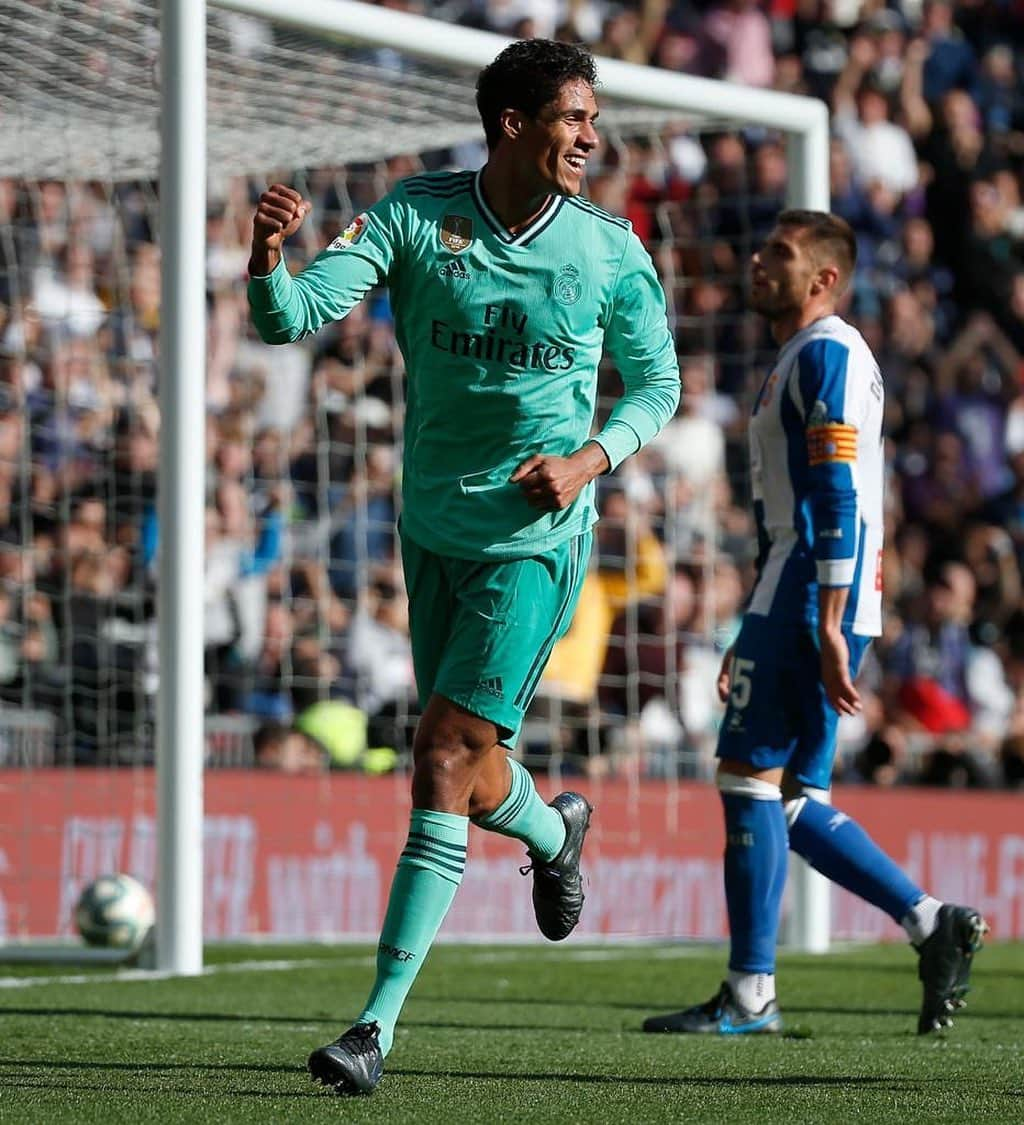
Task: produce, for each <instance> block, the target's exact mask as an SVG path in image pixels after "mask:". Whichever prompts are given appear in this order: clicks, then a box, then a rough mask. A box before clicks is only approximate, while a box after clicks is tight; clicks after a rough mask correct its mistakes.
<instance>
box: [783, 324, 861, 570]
mask: <svg viewBox="0 0 1024 1125" xmlns="http://www.w3.org/2000/svg"><path fill="white" fill-rule="evenodd" d="M857 362H863V360H861V359H859V358H858V357H855V356H854V355H853V354H852V353H851V350H850V348H849V347H847V346H846V344H844V343H841V342H840V341H838V340H834V339H827V338H826V339H821V338H819V339H814V340H811V341H810V342H809V343H807V344H805V345H804V347H803V348H802V349H801V351H800V356H799V360H798V369H799V375H798V380H799V398H800V400H801V401H800V403H799V404H798V405H800V406H801V407H802V411H801V413H802V414H803V418H804V424H805V438H806V442H807V471H808V479H809V485H810V489H809V493H810V504H811V522H812V526H813V537H814V544H813V545H814V558H815V563H816V565H817V577H818V583H819V584H820V585H822V586H839V587H842V586H852V585H853V581H854V575H855V572H856V564H857V538H858V534H859V529H860V524H861V511H860V498H859V496H858V492H857V474H856V471H855V470H856V467H857V448H858V442H859V439H860V430H861V427H862V426H863V424H864V421H865V415H866V402H865V400H864V394H865V392H866V390H868V389H869V388H870V385H871V373H870V372H860V371H854V370H852V368H853V367H854V366H855V364H856V363H857Z"/></svg>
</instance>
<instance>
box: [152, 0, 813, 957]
mask: <svg viewBox="0 0 1024 1125" xmlns="http://www.w3.org/2000/svg"><path fill="white" fill-rule="evenodd" d="M216 4H217V6H218V7H221V8H224V9H228V10H231V11H234V12H238V13H242V14H246V15H250V16H258V17H263V18H266V19H270V20H273V21H275V22H276V23H280V24H283V25H286V26H291V27H294V28H297V29H301V30H306V31H311V32H316V33H317V34H319V35H324V34H326V35H331V36H340V37H343V38H344V39H346V40H348V41H354V42H361V43H365V44H367V45H372V46H376V47H391V48H394V49H396V50H400V51H402V52H405V53H408V54H411V55H414V56H417V57H420V58H423V59H428V60H432V61H438V62H443V63H446V64H449V65H451V64H461V65H464V66H466V67H472V68H480V67H482V66H484V65H486V64H487V63H488V62H490V61H491V60H492V59H493V58H494V56H495V55H496V54H497V53H498V51H499V50H501V48H502V47H503V46H505V44H506V43H507V42H508V40H506V39H504V38H503V37H501V36H498V35H494V34H491V33H487V32H482V31H475V30H471V29H468V28H462V27H453V26H450V25H447V24H444V23H441V22H438V21H433V20H428V19H424V18H421V17H417V16H413V15H407V14H404V13H400V12H395V11H392V10H390V9H386V8H378V7H374V6H370V5H365V4H361V3H356V2H354V0H216ZM205 9H206V2H205V0H163V3H162V16H163V29H162V38H163V74H164V81H163V82H162V83H161V91H162V92H161V98H162V110H163V112H162V137H161V140H162V152H163V159H162V163H161V186H160V195H161V208H162V210H161V219H162V224H163V231H162V240H163V246H164V253H163V259H162V269H163V286H164V288H163V292H164V295H165V296H164V308H165V313H166V315H165V321H164V328H163V331H162V335H161V349H162V356H161V369H162V371H163V378H162V380H161V383H162V386H161V398H162V406H163V410H164V419H165V421H164V430H163V434H162V438H161V440H162V444H163V451H162V460H161V477H162V481H163V488H162V490H161V491H162V494H163V508H162V517H163V526H164V527H165V528H166V534H165V538H164V542H165V549H164V551H163V555H162V561H161V583H160V607H161V610H162V613H161V618H162V621H163V623H164V627H163V631H162V640H161V664H162V667H163V674H164V679H163V689H162V701H161V704H160V708H159V719H160V722H159V731H158V768H159V771H160V781H159V790H158V792H159V799H160V805H159V821H160V825H159V837H160V855H161V857H162V859H161V863H160V888H161V895H160V897H161V912H160V920H159V923H158V926H159V928H158V933H157V966H158V968H160V969H162V970H164V971H169V972H176V973H182V974H187V973H196V972H198V971H199V970H200V968H201V965H202V937H201V935H202V922H201V914H202V912H201V905H202V901H201V893H202V892H201V888H202V878H201V865H202V844H201V832H202V815H201V809H202V797H201V793H202V788H201V786H202V755H203V742H202V703H201V698H202V697H201V680H200V676H201V669H202V659H201V653H202V612H201V606H200V605H199V599H200V598H201V588H202V571H201V557H202V556H201V552H200V551H199V550H198V549H197V546H196V545H197V544H200V543H202V539H203V523H202V520H203V511H202V505H201V502H200V499H199V497H200V494H201V490H200V489H199V488H198V487H197V486H196V474H197V473H198V472H199V471H200V467H201V465H202V463H203V460H202V456H203V454H202V450H203V440H204V439H203V434H204V404H203V389H202V378H203V375H202V373H203V364H202V356H203V346H204V344H203V341H204V337H205V334H204V327H203V326H204V323H205V319H204V310H203V307H202V293H201V290H200V288H199V287H198V286H196V285H194V284H192V283H190V277H189V272H190V270H191V269H192V268H193V267H194V264H195V263H196V262H198V261H202V260H203V254H204V246H203V230H204V208H205V191H204V190H202V185H204V184H205V179H204V173H203V169H204V167H205V131H204V130H202V129H197V128H195V122H197V121H203V120H205V113H206V105H205V100H206V99H205V89H206V86H205V64H206V59H205ZM600 76H601V92H602V94H603V95H604V96H606V97H611V98H621V99H624V100H626V101H628V102H630V103H633V104H642V105H645V106H650V107H654V108H657V109H662V110H670V111H678V112H679V113H680V114H681V115H687V114H692V115H695V116H697V117H699V118H701V119H703V120H706V119H708V118H712V119H722V120H731V121H734V122H735V121H740V122H744V123H747V124H754V125H759V126H762V127H765V128H771V129H775V130H779V131H781V132H782V133H784V134H785V136H786V138H787V153H788V168H789V188H788V200H787V201H788V203H789V205H790V206H794V207H808V208H815V209H827V207H828V205H829V187H828V185H829V175H828V111H827V107H826V106H825V105H824V103H822V102H820V101H818V100H816V99H813V98H805V97H798V96H794V95H789V94H782V93H778V92H774V91H766V90H754V89H750V88H747V87H742V86H738V85H733V84H729V83H723V82H717V81H712V80H708V79H701V78H694V77H690V76H687V75H681V74H672V73H667V72H665V71H662V70H656V69H653V68H647V67H639V66H634V65H631V64H627V63H623V62H618V61H614V60H602V61H601V62H600ZM168 79H170V80H168ZM257 143H258V140H257ZM172 297H173V299H168V298H172ZM172 482H173V483H172ZM197 608H198V609H199V611H198V612H197V611H196V610H197ZM793 876H794V877H793V891H794V896H795V897H794V911H793V914H792V917H793V918H794V924H793V925H791V926H790V933H789V942H790V944H791V945H793V946H795V947H796V948H799V949H802V950H805V951H821V950H823V949H826V948H827V947H828V935H829V892H828V884H827V883H826V882H825V880H824V879H822V878H821V877H820V876H818V875H816V874H815V873H814V872H812V871H811V870H810V869H809V868H807V867H806V866H805V865H803V864H796V865H794V872H793Z"/></svg>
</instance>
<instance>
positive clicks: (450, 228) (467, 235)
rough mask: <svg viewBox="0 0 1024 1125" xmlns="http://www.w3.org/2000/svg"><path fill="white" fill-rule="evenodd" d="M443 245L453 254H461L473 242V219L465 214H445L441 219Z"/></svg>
mask: <svg viewBox="0 0 1024 1125" xmlns="http://www.w3.org/2000/svg"><path fill="white" fill-rule="evenodd" d="M440 239H441V245H442V246H443V247H444V248H445V249H446V250H450V251H451V252H452V253H453V254H461V253H462V251H463V250H465V249H466V247H467V246H469V245H471V244H472V242H473V220H472V219H467V218H466V217H465V216H464V215H445V217H444V218H443V219H442V220H441V233H440Z"/></svg>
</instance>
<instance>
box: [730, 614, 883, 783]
mask: <svg viewBox="0 0 1024 1125" xmlns="http://www.w3.org/2000/svg"><path fill="white" fill-rule="evenodd" d="M843 636H844V637H846V643H847V644H848V645H849V648H850V676H851V678H856V676H857V673H858V671H859V670H860V665H861V661H862V660H863V659H864V653H865V652H867V649H868V645H870V643H871V638H870V637H862V636H859V635H858V634H856V633H851V632H849V631H847V630H844V631H843ZM838 723H839V715H838V713H837V712H836V711H835V710H834V708H833V707H832V705H831V704H830V703H829V701H828V699H827V697H826V695H825V686H824V684H823V683H822V682H821V656H820V653H819V651H818V646H817V643H816V636H815V633H814V632H812V630H811V629H810V628H807V627H803V628H801V627H800V626H790V625H780V624H779V623H778V622H773V621H772V620H771V619H770V618H767V617H763V616H761V615H760V614H747V615H746V616H745V617H744V618H743V626H742V628H741V629H740V634H739V637H737V639H736V649H735V652H734V654H733V662H732V689H731V691H730V694H729V703H728V706H727V707H726V709H725V717H724V718H723V720H722V729H721V731H720V733H719V736H718V757H719V758H731V759H732V760H734V761H739V762H746V763H748V764H749V765H751V766H754V767H756V768H757V769H773V768H777V767H785V768H786V769H788V771H789V773H790V774H792V775H793V776H794V777H796V778H797V779H798V780H799V781H800V782H801V783H802V784H804V785H807V786H810V787H812V788H814V789H828V788H829V786H830V785H831V784H832V764H833V762H834V760H835V755H836V727H837V725H838Z"/></svg>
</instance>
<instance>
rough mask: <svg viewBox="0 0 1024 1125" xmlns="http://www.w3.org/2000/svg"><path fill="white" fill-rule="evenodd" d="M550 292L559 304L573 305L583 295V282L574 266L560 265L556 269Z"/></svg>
mask: <svg viewBox="0 0 1024 1125" xmlns="http://www.w3.org/2000/svg"><path fill="white" fill-rule="evenodd" d="M551 294H552V296H553V297H554V298H555V300H556V301H557V302H558V303H559V304H560V305H575V304H576V302H577V301H578V300H579V299H580V297H582V296H583V282H582V281H581V280H580V271H579V270H578V269H577V268H576V267H575V266H568V265H567V266H562V268H561V269H560V270H559V271H558V276H557V277H556V278H555V281H554V284H553V285H552V286H551Z"/></svg>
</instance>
